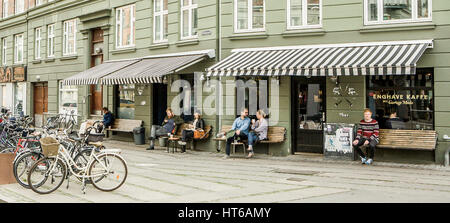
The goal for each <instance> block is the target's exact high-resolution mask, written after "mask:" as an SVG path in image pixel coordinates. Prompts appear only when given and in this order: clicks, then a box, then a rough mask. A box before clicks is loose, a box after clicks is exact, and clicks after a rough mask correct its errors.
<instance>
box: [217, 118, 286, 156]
mask: <svg viewBox="0 0 450 223" xmlns="http://www.w3.org/2000/svg"><path fill="white" fill-rule="evenodd" d="M231 127H232V126H231V125H223V126H222V129H221V130H220V132H228V131H230V130H231ZM213 140H214V141H219V142H224V141H226V140H227V139H226V137H222V138H217V137H216V138H214V139H213ZM284 140H286V128H284V127H279V126H269V129H268V130H267V140H262V141H259V142H258V143H261V144H274V143H282V142H284ZM247 143H248V140H242V141H240V142H236V143H235V142H233V143H231V145H232V148H233V153H236V146H242V148H243V149H244V155H245V152H246V151H247V149H246V148H245V147H246V144H247ZM219 146H220V145H219ZM217 151H220V149H217Z"/></svg>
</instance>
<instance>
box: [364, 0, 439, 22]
mask: <svg viewBox="0 0 450 223" xmlns="http://www.w3.org/2000/svg"><path fill="white" fill-rule="evenodd" d="M368 1H369V0H364V4H363V5H364V25H365V26H370V25H384V24H400V23H418V22H431V21H433V0H428V12H429V15H428V18H418V13H419V11H418V4H417V0H411V1H412V2H411V14H412V15H411V19H395V20H384V16H383V13H384V2H383V0H376V1H377V21H369V8H368V7H369V2H368ZM380 6H381V7H380Z"/></svg>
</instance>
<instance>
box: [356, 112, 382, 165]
mask: <svg viewBox="0 0 450 223" xmlns="http://www.w3.org/2000/svg"><path fill="white" fill-rule="evenodd" d="M379 128H380V127H379V126H378V122H377V120H375V119H372V111H370V109H368V108H366V109H364V119H363V120H361V122H360V123H359V128H358V131H357V136H356V139H355V141H353V147H354V148H355V151H356V152H357V153H358V155H359V156H360V157H361V163H362V164H367V165H370V164H372V162H373V157H374V154H375V146H376V145H377V144H378V142H379V139H378V135H379ZM367 145H368V146H369V147H368V148H367V153H368V158H367V156H366V155H365V154H364V153H363V152H362V150H361V146H367Z"/></svg>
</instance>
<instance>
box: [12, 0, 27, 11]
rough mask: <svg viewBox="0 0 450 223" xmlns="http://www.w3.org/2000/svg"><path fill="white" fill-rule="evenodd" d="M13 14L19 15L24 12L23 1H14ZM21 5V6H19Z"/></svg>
mask: <svg viewBox="0 0 450 223" xmlns="http://www.w3.org/2000/svg"><path fill="white" fill-rule="evenodd" d="M14 2H15V3H14V4H15V5H14V13H15V14H19V13H22V12H24V11H25V0H15V1H14ZM20 3H22V4H20Z"/></svg>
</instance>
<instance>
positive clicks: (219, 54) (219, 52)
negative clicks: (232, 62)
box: [216, 0, 223, 131]
mask: <svg viewBox="0 0 450 223" xmlns="http://www.w3.org/2000/svg"><path fill="white" fill-rule="evenodd" d="M217 4H218V6H217V10H218V12H217V15H218V17H217V20H218V21H217V22H218V26H217V28H218V32H217V36H218V42H217V53H216V55H217V62H220V61H221V60H222V0H217ZM219 83H222V76H219ZM222 96H223V94H222V88H221V84H219V95H218V103H217V105H219V107H220V108H222V107H221V106H220V105H222V104H223V103H222ZM219 114H221V111H219ZM218 117H219V125H218V126H219V127H218V128H217V131H219V130H220V129H221V128H222V117H221V116H220V115H219V116H218Z"/></svg>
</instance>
